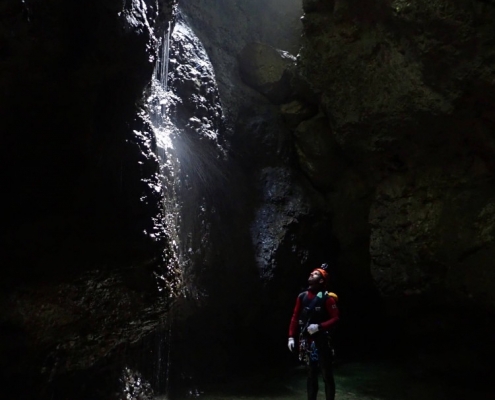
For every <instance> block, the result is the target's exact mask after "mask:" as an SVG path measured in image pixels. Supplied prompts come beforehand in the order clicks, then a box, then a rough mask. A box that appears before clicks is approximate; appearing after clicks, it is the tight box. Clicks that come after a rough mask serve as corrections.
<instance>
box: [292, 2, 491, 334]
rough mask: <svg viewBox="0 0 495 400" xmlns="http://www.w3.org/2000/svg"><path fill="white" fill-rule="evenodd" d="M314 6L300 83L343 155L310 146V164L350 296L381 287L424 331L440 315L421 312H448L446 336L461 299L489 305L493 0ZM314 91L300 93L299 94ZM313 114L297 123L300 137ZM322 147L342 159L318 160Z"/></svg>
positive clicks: (467, 305) (484, 308) (306, 23)
mask: <svg viewBox="0 0 495 400" xmlns="http://www.w3.org/2000/svg"><path fill="white" fill-rule="evenodd" d="M303 6H304V11H305V14H304V17H303V19H302V23H303V27H304V28H303V29H304V35H303V43H302V47H301V50H300V52H299V55H298V62H297V68H298V69H297V72H298V75H299V77H300V78H299V81H298V82H299V83H300V82H304V83H305V85H306V87H308V86H309V87H310V89H311V90H310V92H311V93H312V99H313V102H317V103H318V106H319V109H320V110H321V112H322V114H323V117H318V118H324V120H325V123H323V122H320V124H322V127H321V128H316V127H315V128H314V129H313V131H317V132H319V133H316V132H313V133H312V134H313V135H315V136H316V135H318V136H324V138H325V140H327V141H329V142H332V143H333V144H332V148H333V149H334V151H335V155H330V154H329V153H326V154H323V153H316V152H315V150H314V149H311V148H306V147H304V146H301V145H299V147H300V149H301V151H300V152H299V153H298V154H299V164H300V166H301V168H302V169H303V171H305V174H306V176H307V177H308V178H309V179H310V180H311V182H312V184H313V185H314V186H315V187H318V188H319V190H320V191H321V192H322V193H323V195H324V196H325V198H326V199H327V202H328V204H329V206H330V209H331V216H332V217H331V219H332V230H333V232H334V234H335V236H336V237H337V240H338V242H339V274H340V278H341V279H342V282H347V283H349V284H350V286H347V284H346V285H345V286H347V287H353V288H354V290H352V291H350V292H349V293H348V294H349V297H352V296H353V293H356V290H358V291H359V290H360V289H363V288H365V287H369V285H372V286H374V287H376V288H377V290H378V291H379V293H380V295H381V296H383V297H384V298H385V299H389V300H390V302H389V305H390V307H391V310H392V309H393V310H394V312H396V313H397V315H398V316H401V317H403V318H405V319H407V318H410V321H409V328H411V329H413V330H414V331H415V332H421V331H423V333H424V332H430V331H431V330H432V329H433V327H432V325H431V320H434V319H435V318H433V317H431V315H430V317H431V320H430V321H429V322H427V321H426V320H427V319H428V318H430V317H428V318H427V317H424V318H423V316H422V315H421V311H419V310H425V309H427V310H430V311H431V312H433V310H437V311H438V309H442V310H443V311H444V312H445V314H444V317H442V315H441V313H437V314H435V315H436V320H437V322H438V324H439V325H438V326H440V325H441V326H442V327H443V328H442V329H439V330H440V331H442V332H444V330H443V329H445V331H447V328H445V327H446V326H451V327H452V326H453V325H452V319H451V317H452V316H451V317H446V315H447V314H449V311H448V310H449V309H450V310H452V307H454V306H455V305H460V307H461V308H462V309H463V310H465V311H463V314H464V315H466V316H467V317H466V318H467V320H469V321H471V320H475V319H476V318H478V314H477V313H478V312H488V313H489V314H488V315H490V313H493V312H494V311H495V286H494V282H495V267H494V265H493V262H492V261H491V260H492V259H493V257H494V256H495V242H494V238H495V237H494V235H493V234H494V230H493V229H494V224H493V205H494V200H495V197H494V195H495V192H494V189H493V179H494V177H495V175H494V173H495V170H494V167H495V165H494V164H493V159H494V151H495V147H494V145H495V141H494V133H495V118H494V116H495V79H494V77H495V48H494V46H493V44H494V40H495V30H494V29H493V20H494V18H495V4H494V3H493V2H490V1H476V0H460V1H449V0H448V1H435V0H433V1H422V0H410V1H409V0H408V1H405V0H404V1H402V0H393V1H374V2H369V1H360V0H335V1H318V0H315V1H309V0H308V1H304V2H303ZM299 83H297V84H298V85H299ZM295 87H296V91H297V86H295ZM307 94H308V91H307V90H304V91H302V90H299V98H301V99H302V98H304V99H308V96H307ZM306 103H308V101H307V100H306ZM308 104H309V103H308ZM304 123H305V122H302V123H301V124H300V125H298V126H297V127H296V128H294V129H293V133H294V135H295V137H296V144H297V143H298V141H300V140H301V139H300V137H301V136H302V135H301V133H300V132H301V129H303V127H301V125H302V124H304ZM305 130H307V129H305ZM319 140H322V139H321V138H320V137H318V138H315V139H311V142H312V143H313V144H316V143H318V141H319ZM320 155H321V156H322V158H323V159H324V160H326V162H327V163H331V162H333V163H335V164H336V165H338V166H339V167H338V168H335V167H334V168H332V167H330V166H328V165H325V164H324V163H320V164H318V163H317V162H316V161H317V160H318V157H319V156H320ZM310 167H314V168H310ZM336 171H338V172H336ZM322 176H326V177H327V180H328V182H326V184H327V186H325V185H323V186H322V181H321V177H322ZM345 294H347V293H345ZM414 307H417V308H416V312H415V313H413V312H412V311H411V313H409V311H410V310H411V309H413V308H414ZM437 307H439V308H438V309H437ZM435 312H436V311H435ZM426 313H428V312H426ZM474 315H476V317H475V316H474ZM413 319H414V320H413ZM447 320H450V322H449V323H447ZM481 320H482V321H485V319H483V318H481ZM478 325H480V324H478ZM433 330H434V329H433ZM426 336H427V335H426ZM485 339H486V338H485Z"/></svg>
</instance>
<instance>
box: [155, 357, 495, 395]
mask: <svg viewBox="0 0 495 400" xmlns="http://www.w3.org/2000/svg"><path fill="white" fill-rule="evenodd" d="M335 381H336V386H337V394H336V400H466V399H473V400H494V399H495V389H493V390H492V389H491V388H489V387H486V385H485V386H484V387H483V386H482V385H478V384H476V382H475V381H474V382H471V383H466V382H462V381H456V380H455V379H454V380H452V378H451V377H450V378H448V379H447V378H446V377H442V376H433V375H428V374H425V373H424V372H421V371H412V370H411V368H409V367H408V366H407V365H405V364H399V363H392V362H349V363H346V364H342V365H337V366H335ZM494 388H495V385H494ZM188 398H189V399H191V398H198V399H203V400H241V399H246V400H247V399H252V400H254V399H258V400H282V399H284V400H296V399H297V400H305V399H306V372H305V369H304V367H297V368H294V369H293V370H290V371H286V372H284V375H283V376H280V373H278V375H277V373H275V372H274V373H267V374H265V375H261V376H256V377H250V378H246V379H244V380H237V381H234V382H230V383H228V384H224V385H217V386H212V387H209V388H204V390H203V391H202V392H201V393H200V394H199V395H198V396H189V397H188ZM318 398H319V399H320V400H321V399H323V398H324V394H323V382H321V380H320V394H319V396H318ZM165 399H166V397H161V398H160V400H165ZM157 400H158V399H157Z"/></svg>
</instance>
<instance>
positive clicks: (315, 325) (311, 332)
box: [308, 324, 318, 335]
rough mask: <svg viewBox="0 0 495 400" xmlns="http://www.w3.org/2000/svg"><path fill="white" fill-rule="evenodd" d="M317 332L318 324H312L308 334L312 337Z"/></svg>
mask: <svg viewBox="0 0 495 400" xmlns="http://www.w3.org/2000/svg"><path fill="white" fill-rule="evenodd" d="M316 332H318V324H311V325H310V326H308V333H309V334H310V335H312V334H313V333H316Z"/></svg>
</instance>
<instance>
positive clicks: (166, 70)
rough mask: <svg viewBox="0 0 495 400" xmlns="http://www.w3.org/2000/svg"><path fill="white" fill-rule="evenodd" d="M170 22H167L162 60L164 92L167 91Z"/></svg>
mask: <svg viewBox="0 0 495 400" xmlns="http://www.w3.org/2000/svg"><path fill="white" fill-rule="evenodd" d="M171 27H172V25H171V22H170V21H169V22H168V29H167V40H166V41H165V48H166V52H165V57H164V58H163V59H164V60H165V62H164V64H165V75H164V78H163V82H162V84H163V88H164V90H165V92H166V91H168V63H169V55H170V31H171Z"/></svg>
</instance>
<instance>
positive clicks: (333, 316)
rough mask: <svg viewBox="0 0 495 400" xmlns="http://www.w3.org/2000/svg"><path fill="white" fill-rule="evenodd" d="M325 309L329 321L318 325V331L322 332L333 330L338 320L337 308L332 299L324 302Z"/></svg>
mask: <svg viewBox="0 0 495 400" xmlns="http://www.w3.org/2000/svg"><path fill="white" fill-rule="evenodd" d="M325 307H326V309H327V312H328V315H329V316H330V317H329V319H327V320H326V321H323V322H322V323H321V324H320V330H323V331H328V330H329V329H330V328H333V327H334V326H335V324H336V323H337V322H338V320H339V309H338V308H337V303H335V300H334V298H333V297H329V298H328V299H327V301H326V302H325Z"/></svg>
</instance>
